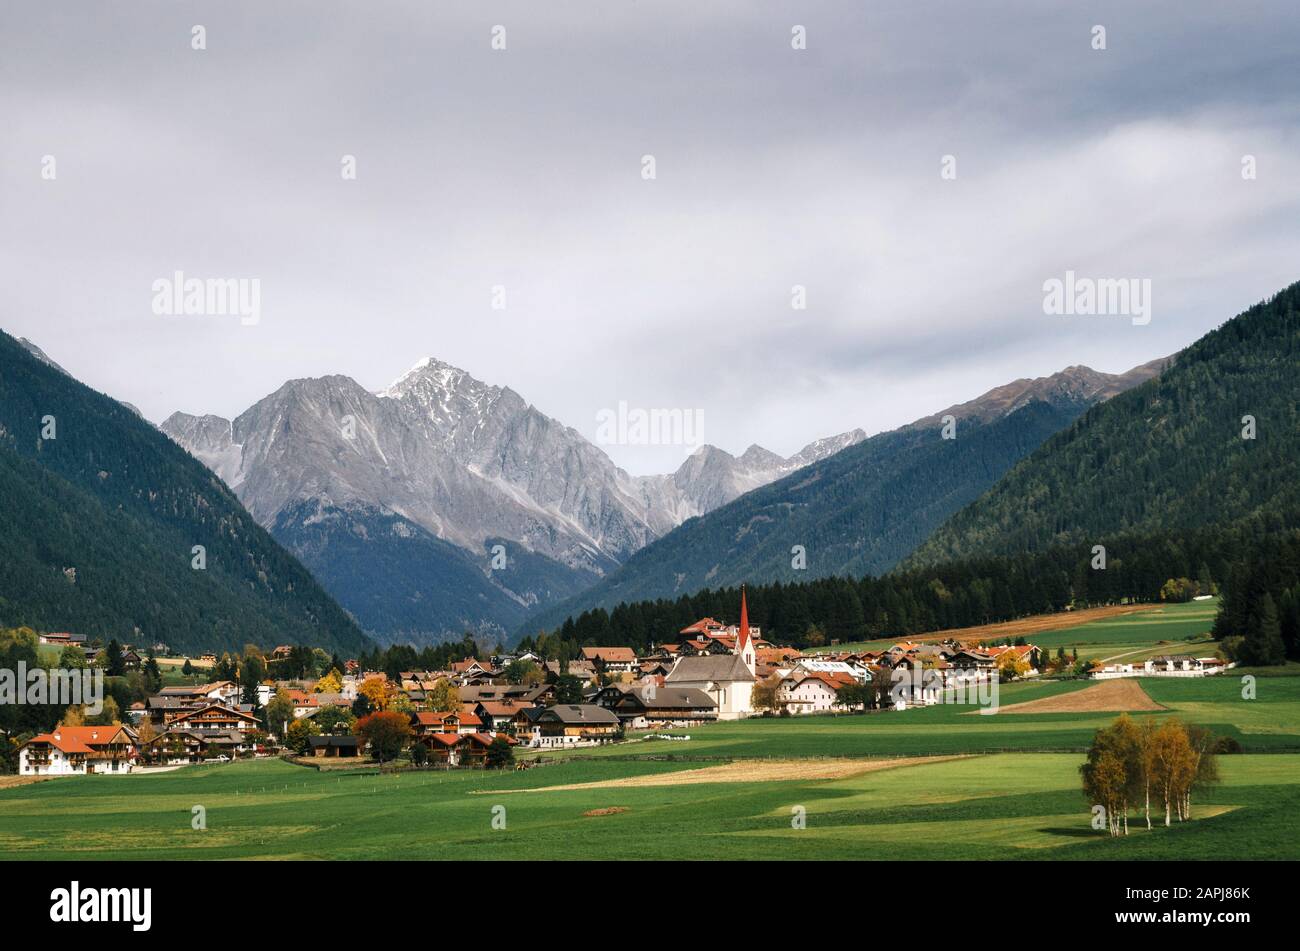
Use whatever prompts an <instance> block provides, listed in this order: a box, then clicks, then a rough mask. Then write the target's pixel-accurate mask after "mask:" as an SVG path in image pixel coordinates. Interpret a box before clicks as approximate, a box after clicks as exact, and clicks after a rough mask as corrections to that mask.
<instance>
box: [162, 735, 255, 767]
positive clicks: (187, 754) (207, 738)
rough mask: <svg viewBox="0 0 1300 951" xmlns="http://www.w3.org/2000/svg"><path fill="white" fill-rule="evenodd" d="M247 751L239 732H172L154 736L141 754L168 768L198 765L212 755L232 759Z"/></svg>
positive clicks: (247, 747)
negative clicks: (188, 764) (164, 764)
mask: <svg viewBox="0 0 1300 951" xmlns="http://www.w3.org/2000/svg"><path fill="white" fill-rule="evenodd" d="M249 749H251V744H250V743H249V741H248V738H247V737H246V736H245V735H244V733H243V731H242V730H219V729H195V730H186V729H179V728H178V729H174V730H168V731H167V732H166V733H160V734H158V735H157V736H155V737H154V738H153V739H152V740H151V741H150V742H149V744H148V746H147V748H146V750H145V753H146V754H147V755H148V757H149V758H150V759H151V760H160V761H161V762H164V763H167V764H168V765H173V766H174V765H180V764H184V763H200V762H202V761H203V760H205V759H210V758H212V757H214V756H224V757H226V758H228V759H234V758H235V757H236V756H238V755H239V754H240V753H242V752H246V751H247V750H249Z"/></svg>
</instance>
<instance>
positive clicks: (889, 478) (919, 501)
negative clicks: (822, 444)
mask: <svg viewBox="0 0 1300 951" xmlns="http://www.w3.org/2000/svg"><path fill="white" fill-rule="evenodd" d="M1087 405H1089V404H1088V403H1086V402H1082V401H1075V400H1073V399H1066V400H1061V401H1059V402H1057V403H1046V402H1042V401H1037V400H1036V401H1034V402H1031V403H1029V404H1028V405H1026V406H1023V407H1021V408H1019V409H1017V410H1015V411H1014V412H1012V413H1010V414H1009V415H1007V416H1004V417H1000V418H998V419H995V420H993V421H992V422H987V423H984V422H980V421H978V420H967V421H962V422H961V423H959V426H960V429H959V435H958V438H957V439H953V440H946V439H943V438H941V435H940V425H939V424H938V423H936V424H935V425H932V426H916V427H908V428H905V429H900V430H896V431H894V432H889V433H882V434H880V435H878V436H874V437H872V438H870V439H867V440H865V441H863V442H861V443H858V444H857V445H855V446H851V447H849V448H848V449H845V450H843V451H842V452H839V453H836V454H835V455H834V456H831V457H830V458H828V459H824V460H822V461H821V462H818V463H815V464H813V465H811V466H808V467H806V468H804V469H800V470H799V471H798V472H796V473H794V474H792V475H789V476H787V477H785V478H784V479H781V480H778V481H777V482H773V483H772V484H770V485H767V486H763V487H762V488H760V489H756V490H754V491H753V492H749V493H747V494H746V495H742V496H741V497H740V498H738V499H736V500H735V501H734V502H732V503H730V504H729V505H725V506H723V507H722V508H720V509H717V510H716V511H714V512H710V513H709V514H708V515H705V516H703V517H701V518H696V519H691V520H689V521H687V522H686V523H684V524H683V525H681V526H679V527H678V528H677V529H675V530H674V531H672V532H670V533H669V534H668V535H667V536H665V537H664V538H661V539H659V540H658V541H656V542H654V543H652V544H651V545H649V546H647V547H646V548H643V549H642V550H641V551H639V552H637V553H636V554H635V555H633V556H632V557H631V558H629V559H628V561H627V562H626V563H625V564H624V565H623V566H622V567H620V568H619V569H618V570H617V571H615V572H613V573H612V574H611V575H609V576H608V577H607V578H605V579H604V580H603V581H601V582H600V583H599V584H597V585H595V586H594V587H592V588H591V589H589V590H587V591H584V592H582V593H581V594H579V595H578V596H577V597H575V598H573V599H571V600H569V601H566V602H563V603H561V604H560V605H558V606H556V607H555V608H552V609H550V610H548V611H546V612H545V613H543V614H539V615H537V616H534V617H531V618H529V620H528V622H527V625H526V628H525V631H524V632H527V631H535V630H537V629H538V628H549V627H554V626H555V625H558V624H560V623H561V622H562V621H563V620H564V619H565V618H566V617H568V616H570V615H575V614H578V613H581V612H582V611H585V610H589V609H591V608H594V607H603V608H606V609H608V608H610V607H612V606H613V605H614V604H617V603H619V602H626V601H637V600H644V599H657V598H665V597H673V596H675V595H676V594H678V593H679V592H686V593H693V592H696V591H699V590H700V589H702V588H704V587H705V586H708V587H718V586H734V585H738V584H740V583H741V582H742V581H748V582H750V583H760V582H771V581H777V580H780V581H787V582H801V581H807V580H811V579H816V578H823V577H828V576H833V575H841V576H861V575H865V574H879V573H882V572H884V571H887V570H889V569H890V568H892V567H893V566H894V565H895V564H897V562H898V561H899V559H901V558H902V557H904V556H905V555H906V554H907V553H908V552H910V551H912V549H913V548H915V547H916V546H917V545H919V544H920V543H921V542H922V541H924V540H925V538H926V537H927V536H928V535H929V533H930V532H931V531H932V530H933V529H934V528H935V526H937V525H939V524H940V523H941V522H942V521H943V520H944V519H945V518H947V517H948V516H949V515H950V514H952V513H953V512H955V511H957V510H958V509H960V508H961V507H962V506H963V505H966V504H967V503H969V502H970V501H972V500H973V499H975V498H976V497H978V496H979V494H980V493H981V492H983V491H984V490H985V489H987V488H988V487H989V486H990V485H992V484H993V483H994V482H995V481H996V480H997V479H998V477H999V476H1001V475H1002V474H1003V473H1004V472H1006V471H1007V470H1008V469H1010V468H1011V467H1012V466H1013V465H1014V464H1015V463H1016V461H1017V460H1019V459H1021V458H1022V457H1024V456H1025V455H1026V454H1028V453H1029V452H1031V451H1032V450H1033V449H1034V448H1035V447H1036V446H1038V445H1039V444H1040V443H1042V441H1043V440H1044V439H1046V438H1047V437H1048V436H1050V435H1051V434H1052V433H1055V432H1056V431H1058V430H1059V429H1061V427H1063V426H1066V425H1068V424H1069V423H1070V421H1071V420H1073V419H1074V418H1075V417H1076V416H1078V414H1079V413H1080V412H1082V411H1083V410H1084V409H1085V407H1086V406H1087ZM796 545H798V546H801V548H802V551H803V556H802V557H803V559H804V561H803V565H802V567H796V562H795V558H796V555H797V554H798V552H796V551H795V550H794V546H796Z"/></svg>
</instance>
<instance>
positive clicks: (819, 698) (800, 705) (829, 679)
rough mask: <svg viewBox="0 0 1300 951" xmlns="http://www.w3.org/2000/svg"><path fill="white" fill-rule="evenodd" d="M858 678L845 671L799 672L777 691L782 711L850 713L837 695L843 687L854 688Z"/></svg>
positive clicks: (783, 683)
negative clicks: (843, 711) (846, 711)
mask: <svg viewBox="0 0 1300 951" xmlns="http://www.w3.org/2000/svg"><path fill="white" fill-rule="evenodd" d="M857 685H858V679H857V678H856V677H854V676H853V675H852V674H848V673H845V672H843V671H834V672H828V671H802V670H801V671H797V672H796V673H793V674H791V675H790V676H788V677H786V678H785V679H783V680H782V681H781V683H780V684H779V685H778V686H777V688H776V703H777V706H778V708H780V709H784V710H788V711H790V712H791V713H793V714H804V713H829V712H831V711H842V710H847V709H848V707H846V706H845V705H843V704H841V703H840V702H839V700H838V697H837V694H838V691H839V690H840V688H842V687H854V686H857Z"/></svg>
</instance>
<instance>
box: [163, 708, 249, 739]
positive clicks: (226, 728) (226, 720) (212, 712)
mask: <svg viewBox="0 0 1300 951" xmlns="http://www.w3.org/2000/svg"><path fill="white" fill-rule="evenodd" d="M169 727H170V729H172V730H216V731H219V732H231V731H236V732H238V731H242V730H257V729H261V724H260V723H259V722H258V719H257V717H255V716H253V715H252V714H251V713H245V712H244V711H242V710H237V709H235V708H233V707H227V706H223V705H222V704H219V703H210V704H208V705H206V706H203V707H200V708H198V709H196V710H190V711H187V712H185V713H181V714H179V715H178V716H176V717H173V718H172V720H171V723H170V725H169Z"/></svg>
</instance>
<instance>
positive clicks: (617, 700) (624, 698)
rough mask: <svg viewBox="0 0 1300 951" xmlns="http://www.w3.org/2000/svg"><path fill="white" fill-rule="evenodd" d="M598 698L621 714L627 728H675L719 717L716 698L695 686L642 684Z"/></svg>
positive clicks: (617, 713) (614, 712) (710, 721)
mask: <svg viewBox="0 0 1300 951" xmlns="http://www.w3.org/2000/svg"><path fill="white" fill-rule="evenodd" d="M597 702H598V703H599V704H600V705H601V706H603V707H605V708H606V709H608V710H610V711H612V712H613V714H614V715H615V716H616V717H618V719H619V722H620V723H622V725H623V729H624V730H652V729H674V728H677V727H688V726H698V725H700V724H702V723H713V722H714V721H716V720H717V719H718V707H717V704H715V703H714V702H713V698H711V697H710V696H709V695H708V694H707V693H705V692H704V691H703V690H697V689H695V688H693V687H661V686H658V685H655V684H646V685H638V686H636V687H632V688H629V689H627V690H620V691H617V692H616V694H604V695H602V697H601V698H600V699H599V700H598V701H597Z"/></svg>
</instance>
